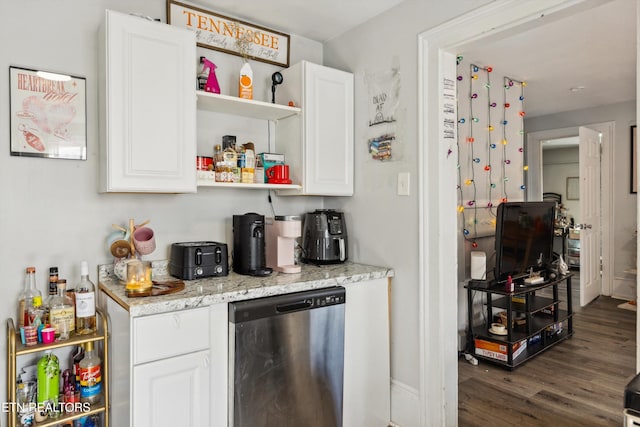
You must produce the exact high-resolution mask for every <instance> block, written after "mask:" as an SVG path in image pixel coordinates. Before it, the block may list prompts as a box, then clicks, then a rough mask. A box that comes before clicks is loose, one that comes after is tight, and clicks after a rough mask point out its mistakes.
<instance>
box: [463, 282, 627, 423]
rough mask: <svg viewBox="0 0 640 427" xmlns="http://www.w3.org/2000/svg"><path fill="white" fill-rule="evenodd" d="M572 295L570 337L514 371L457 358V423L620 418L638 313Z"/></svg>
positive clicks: (613, 303) (604, 299)
mask: <svg viewBox="0 0 640 427" xmlns="http://www.w3.org/2000/svg"><path fill="white" fill-rule="evenodd" d="M577 279H578V280H574V283H572V285H573V286H572V289H574V288H576V282H577V283H578V284H579V278H577ZM578 289H579V287H578ZM574 294H577V292H575V293H574ZM572 300H573V307H574V313H575V315H574V322H573V324H574V335H573V337H572V338H570V339H568V340H566V341H564V342H562V343H559V344H558V345H556V346H554V347H552V348H550V349H548V350H547V351H545V352H543V353H541V354H540V355H538V356H537V357H535V358H533V359H531V360H529V361H527V362H526V363H525V364H523V365H521V366H519V367H518V368H516V369H514V370H513V371H508V370H506V369H504V368H502V367H500V366H497V365H494V364H491V363H489V362H486V361H479V364H478V366H473V365H471V364H470V363H468V362H467V361H466V360H465V359H464V357H461V358H460V361H459V363H458V408H459V409H458V423H459V425H460V426H482V427H485V426H496V427H499V426H515V425H517V426H544V427H548V426H554V427H555V426H621V425H623V406H624V402H623V395H624V387H625V386H626V384H627V383H628V382H629V381H630V380H631V378H633V376H634V375H635V351H636V350H635V330H636V313H635V312H633V311H629V310H623V309H620V308H618V307H617V306H618V304H620V303H622V302H624V301H621V300H617V299H612V298H609V297H604V296H601V297H598V298H597V299H596V300H595V301H593V302H592V303H591V304H589V305H587V306H586V307H584V308H580V304H579V298H576V296H575V295H574V297H573V298H572Z"/></svg>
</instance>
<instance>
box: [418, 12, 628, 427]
mask: <svg viewBox="0 0 640 427" xmlns="http://www.w3.org/2000/svg"><path fill="white" fill-rule="evenodd" d="M601 4H603V1H602V0H538V1H536V2H523V1H519V0H496V1H494V2H491V3H489V4H487V5H486V6H482V7H480V8H478V9H475V10H473V11H471V12H469V13H467V14H464V15H462V16H460V17H458V18H455V19H452V20H450V21H448V22H445V23H443V24H441V25H439V26H437V27H435V28H433V29H430V30H428V31H425V32H423V33H421V34H419V35H418V94H419V95H418V141H419V143H418V159H419V160H418V179H419V185H420V191H419V196H418V198H419V200H418V204H419V218H418V221H419V225H418V233H419V245H418V246H419V247H418V250H419V266H418V270H419V283H418V286H419V322H420V324H419V340H420V343H419V352H420V354H419V364H420V366H419V369H420V371H419V377H420V379H419V381H420V390H419V391H420V396H419V399H420V413H419V417H420V420H419V425H421V426H430V425H457V416H458V367H457V363H458V357H457V348H458V342H457V308H456V309H453V308H454V307H457V301H458V299H457V294H458V286H459V285H458V283H457V271H458V268H457V256H458V247H457V246H458V244H457V238H458V236H457V215H455V214H454V213H455V212H457V211H456V200H457V195H456V191H455V183H456V182H457V180H456V174H455V172H456V162H455V161H453V156H452V158H451V159H448V157H449V156H448V143H447V142H446V140H444V138H441V135H443V134H444V131H445V127H444V119H445V118H446V117H445V114H444V113H443V105H442V104H443V91H444V87H443V86H444V85H445V79H450V80H451V81H454V82H455V78H456V73H455V55H456V52H455V51H456V49H458V48H460V47H462V46H467V47H468V46H471V45H472V44H473V43H482V42H484V43H486V42H489V41H490V40H491V39H500V38H504V37H505V36H507V35H510V34H515V33H518V32H521V31H523V30H525V29H527V28H531V27H533V26H536V25H539V22H540V21H541V20H543V21H544V22H545V23H546V22H548V21H550V20H556V19H562V18H563V17H566V16H569V15H571V14H575V13H576V12H578V11H581V10H587V9H589V8H592V7H594V6H596V5H601ZM638 90H640V87H639V88H638ZM639 215H640V212H639ZM638 316H640V312H639V313H638ZM639 318H640V317H639ZM637 329H638V330H640V328H637ZM637 333H638V334H640V332H637ZM637 363H638V361H636V364H637Z"/></svg>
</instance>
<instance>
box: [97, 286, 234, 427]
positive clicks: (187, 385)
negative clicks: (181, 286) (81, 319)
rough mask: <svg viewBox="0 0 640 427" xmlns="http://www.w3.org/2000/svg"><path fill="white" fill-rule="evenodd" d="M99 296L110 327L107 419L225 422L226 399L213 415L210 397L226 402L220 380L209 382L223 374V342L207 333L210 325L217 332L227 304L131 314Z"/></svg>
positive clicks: (122, 424)
mask: <svg viewBox="0 0 640 427" xmlns="http://www.w3.org/2000/svg"><path fill="white" fill-rule="evenodd" d="M103 296H104V295H103ZM102 300H103V301H102V304H101V305H102V306H103V309H104V310H105V311H106V312H107V313H108V316H109V320H110V322H111V325H112V327H113V328H115V329H114V330H112V334H111V356H112V357H113V358H114V359H111V366H110V372H111V380H112V383H111V387H112V388H111V390H112V393H111V417H112V418H111V419H112V424H113V425H114V426H118V427H128V426H131V427H134V426H135V427H146V426H149V427H165V426H166V427H175V426H187V425H188V426H210V427H213V426H225V425H226V404H225V405H224V406H223V407H222V410H223V414H222V415H220V414H215V415H214V413H213V412H212V406H215V405H212V402H213V401H215V400H216V399H221V400H224V401H225V402H226V390H225V389H226V380H225V381H223V382H221V383H218V382H216V387H213V386H212V379H213V378H216V379H218V378H220V377H221V376H226V358H227V350H226V348H227V343H226V340H225V341H224V342H223V343H222V348H218V347H216V346H215V345H213V346H212V345H211V339H212V334H213V333H214V331H215V333H216V334H220V330H221V329H224V330H225V331H226V329H227V315H226V311H227V310H226V309H227V304H226V303H225V304H217V305H213V306H211V307H198V308H193V309H187V310H179V311H173V312H169V313H162V314H154V315H149V316H140V317H131V316H130V315H129V312H128V311H127V310H125V309H124V308H123V307H121V306H120V305H118V303H116V302H115V301H114V300H112V299H111V298H109V297H105V298H102ZM210 313H215V314H219V315H222V316H223V317H222V318H220V317H216V315H213V314H212V315H210ZM213 325H215V326H213ZM225 333H226V332H225ZM217 340H218V339H216V341H217ZM220 361H224V362H223V363H222V364H221V363H220ZM219 365H222V366H219ZM221 369H223V370H224V372H223V373H220V370H221ZM214 375H215V376H214ZM221 387H222V388H223V389H222V391H219V390H220V388H221ZM216 409H218V408H216ZM220 417H222V418H220ZM220 420H224V421H222V422H221V421H220Z"/></svg>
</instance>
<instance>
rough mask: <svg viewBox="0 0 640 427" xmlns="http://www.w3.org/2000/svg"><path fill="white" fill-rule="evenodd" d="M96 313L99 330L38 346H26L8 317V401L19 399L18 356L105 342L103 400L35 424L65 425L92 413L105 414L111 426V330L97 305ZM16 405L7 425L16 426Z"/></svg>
mask: <svg viewBox="0 0 640 427" xmlns="http://www.w3.org/2000/svg"><path fill="white" fill-rule="evenodd" d="M96 313H97V314H98V317H99V318H100V321H101V322H100V323H101V325H100V326H99V327H98V331H97V332H96V333H93V334H87V335H75V334H73V335H71V337H70V338H69V339H68V340H66V341H60V342H53V343H51V344H37V345H35V346H26V345H24V344H22V342H21V340H20V333H19V332H18V331H17V330H16V328H15V326H14V323H13V319H11V318H10V319H7V401H8V402H16V375H17V373H16V369H17V359H18V357H19V356H23V355H28V354H35V353H41V352H44V351H45V350H54V349H57V348H63V347H70V346H75V345H80V344H85V343H88V342H96V343H102V365H101V368H102V390H103V393H102V398H101V400H100V402H98V403H95V404H92V405H91V409H90V410H89V411H86V412H84V411H83V412H74V413H70V414H62V415H61V416H60V417H58V418H55V419H48V420H46V421H43V422H40V423H37V422H36V423H34V424H33V426H34V427H49V426H57V425H64V424H65V423H67V422H69V421H72V420H75V419H79V418H83V417H87V416H90V415H93V414H103V422H102V426H103V427H110V424H109V343H108V341H109V333H108V324H107V318H106V316H105V315H104V314H103V313H102V311H101V310H100V309H99V308H97V307H96ZM15 409H16V406H15V405H9V410H8V411H7V425H8V426H9V427H17V426H19V425H20V423H19V422H18V414H17V413H16V412H15Z"/></svg>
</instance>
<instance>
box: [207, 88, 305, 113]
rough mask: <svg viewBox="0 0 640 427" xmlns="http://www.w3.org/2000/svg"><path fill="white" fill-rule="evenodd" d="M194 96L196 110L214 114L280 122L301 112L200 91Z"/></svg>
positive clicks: (296, 109)
mask: <svg viewBox="0 0 640 427" xmlns="http://www.w3.org/2000/svg"><path fill="white" fill-rule="evenodd" d="M196 94H197V95H198V109H200V110H207V111H213V112H216V113H225V114H234V115H238V116H243V117H250V118H254V119H264V120H281V119H286V118H287V117H291V116H295V115H297V114H300V111H301V110H300V108H298V107H289V106H288V105H280V104H270V103H268V102H263V101H255V100H253V99H243V98H238V97H236V96H228V95H220V94H217V93H209V92H204V91H201V90H198V91H196Z"/></svg>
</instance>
